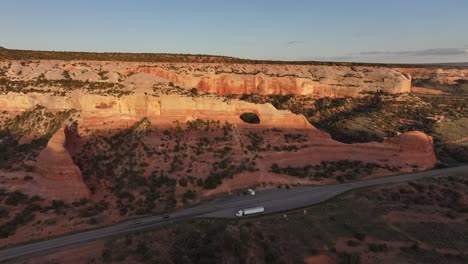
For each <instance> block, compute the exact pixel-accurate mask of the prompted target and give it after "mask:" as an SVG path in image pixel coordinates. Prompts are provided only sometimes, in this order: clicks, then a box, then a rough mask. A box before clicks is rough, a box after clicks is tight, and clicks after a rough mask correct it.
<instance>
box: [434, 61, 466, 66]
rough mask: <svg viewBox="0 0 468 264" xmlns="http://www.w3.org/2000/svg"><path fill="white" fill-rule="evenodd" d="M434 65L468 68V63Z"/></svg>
mask: <svg viewBox="0 0 468 264" xmlns="http://www.w3.org/2000/svg"><path fill="white" fill-rule="evenodd" d="M434 65H442V66H457V67H468V62H446V63H435V64H434Z"/></svg>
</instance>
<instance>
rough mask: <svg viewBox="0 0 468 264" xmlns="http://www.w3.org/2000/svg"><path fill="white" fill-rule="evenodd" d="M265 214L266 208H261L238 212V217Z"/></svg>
mask: <svg viewBox="0 0 468 264" xmlns="http://www.w3.org/2000/svg"><path fill="white" fill-rule="evenodd" d="M263 212H265V207H263V206H259V207H253V208H247V209H241V210H239V211H237V213H236V216H238V217H241V216H244V215H251V214H258V213H263Z"/></svg>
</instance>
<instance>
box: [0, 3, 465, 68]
mask: <svg viewBox="0 0 468 264" xmlns="http://www.w3.org/2000/svg"><path fill="white" fill-rule="evenodd" d="M0 46H4V47H6V48H16V49H39V50H75V51H121V52H169V53H196V54H200V53H202V54H216V55H227V56H235V57H242V58H253V59H283V60H336V61H343V60H347V61H380V62H444V61H451V62H452V61H468V1H466V0H443V1H442V0H437V1H436V0H420V1H419V0H405V1H401V0H384V1H380V0H369V1H365V0H342V1H338V0H326V1H325V0H322V1H313V0H310V1H305V0H304V1H299V0H297V1H294V0H288V1H286V0H281V1H277V0H264V1H260V0H248V1H243V0H232V1H223V0H217V1H215V0H213V1H212V0H206V1H205V0H193V1H191V0H186V1H181V0H172V1H157V0H153V1H149V0H147V1H146V0H141V1H138V0H134V1H130V0H129V1H123V0H93V1H90V0H79V1H78V0H76V1H71V0H70V1H66V0H30V1H26V0H2V1H1V2H0Z"/></svg>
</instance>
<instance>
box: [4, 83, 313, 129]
mask: <svg viewBox="0 0 468 264" xmlns="http://www.w3.org/2000/svg"><path fill="white" fill-rule="evenodd" d="M36 104H39V105H43V106H45V107H46V108H47V109H49V110H53V111H60V110H65V109H71V108H74V109H76V110H78V111H79V112H80V115H81V118H82V124H81V125H83V126H84V127H88V128H96V129H103V128H106V129H115V128H118V127H120V126H121V125H132V124H133V123H135V122H137V121H139V120H141V119H142V118H144V117H147V118H148V119H149V120H150V121H151V122H152V124H155V125H172V124H173V122H174V121H180V122H183V123H185V122H186V121H188V120H194V119H197V118H202V119H213V120H220V121H228V122H230V123H233V124H239V125H245V126H254V127H294V128H299V129H300V128H304V129H314V130H316V129H315V128H314V127H313V126H312V125H311V124H310V123H309V122H308V121H307V120H306V118H305V117H304V116H303V115H296V114H293V113H291V112H290V111H286V110H277V109H276V108H274V107H273V106H272V105H271V104H254V103H248V102H245V101H240V100H227V101H225V100H222V99H220V98H216V97H213V96H201V97H187V96H179V95H161V96H150V95H145V94H141V93H135V94H132V95H129V96H122V97H120V98H117V97H111V96H101V95H90V94H86V93H83V92H80V91H74V92H72V93H71V94H70V95H69V96H67V97H65V96H49V95H45V94H40V93H31V94H29V95H21V94H16V93H8V94H7V95H0V105H2V109H5V110H8V111H12V112H22V111H25V110H28V109H31V108H33V107H34V106H35V105H36ZM246 112H250V113H256V114H257V115H258V116H259V117H260V124H258V125H251V124H247V123H245V122H244V121H242V120H241V119H240V115H241V114H243V113H246ZM104 123H105V124H104ZM317 131H318V130H317Z"/></svg>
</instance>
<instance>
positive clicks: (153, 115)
mask: <svg viewBox="0 0 468 264" xmlns="http://www.w3.org/2000/svg"><path fill="white" fill-rule="evenodd" d="M0 68H1V69H2V74H3V79H4V81H5V82H6V85H4V87H3V88H4V93H2V94H0V105H1V110H2V111H6V112H8V113H11V114H12V115H15V114H19V113H21V112H24V111H27V110H29V109H32V108H34V107H35V106H36V105H40V106H43V107H45V108H46V109H47V110H48V111H52V112H57V111H65V110H68V109H74V110H76V111H77V112H78V113H79V114H78V116H75V117H74V122H75V123H77V124H78V129H79V131H80V133H81V134H82V136H79V135H78V136H75V139H74V140H75V141H78V144H75V145H77V146H75V147H74V150H71V154H72V155H76V154H77V153H79V152H80V150H79V148H80V146H81V145H82V144H84V143H85V141H86V140H87V139H86V138H87V136H89V134H90V133H86V132H84V131H92V132H91V133H101V134H102V133H104V132H93V131H108V133H110V134H115V133H117V132H116V131H118V130H121V129H124V128H128V127H131V126H132V125H134V124H135V123H137V122H139V121H140V120H142V119H143V118H146V119H147V120H148V121H149V122H150V123H151V126H152V127H155V128H156V129H159V130H163V129H168V128H171V127H172V126H173V125H174V122H180V123H181V124H185V123H187V122H192V121H194V120H199V119H200V120H216V121H218V122H220V123H221V124H223V123H229V124H232V125H233V126H232V127H233V130H234V131H233V132H232V133H233V134H234V135H236V140H234V141H233V143H232V144H233V145H239V144H243V143H241V141H242V137H245V136H246V134H249V133H257V132H258V131H261V130H265V129H267V130H268V129H271V128H274V129H279V130H281V131H284V132H282V133H280V134H285V133H298V134H301V135H304V136H305V137H307V138H308V139H307V140H306V141H305V144H302V145H303V146H302V145H301V144H291V143H289V144H288V143H287V142H285V144H287V145H288V146H290V147H291V148H298V149H297V150H296V149H295V150H294V151H293V152H290V153H285V152H284V151H273V150H272V149H268V150H264V153H263V154H264V156H263V157H262V158H261V159H260V160H259V161H257V165H256V166H257V168H256V169H257V170H259V172H258V173H253V174H252V173H249V174H248V175H250V176H242V175H243V174H244V173H240V174H239V175H237V176H235V177H234V178H233V179H230V180H228V181H227V182H226V183H225V184H223V185H222V188H221V189H220V190H223V191H229V190H233V189H238V188H243V187H247V186H251V185H256V184H259V183H261V182H275V179H276V180H278V181H280V182H289V183H301V184H307V183H313V182H317V180H310V179H298V178H295V177H291V176H287V175H283V176H281V177H282V178H281V179H280V178H278V175H274V174H273V173H271V172H270V166H272V164H273V163H275V164H277V165H280V166H305V165H314V164H320V162H323V161H324V160H325V161H339V160H358V161H361V162H369V163H376V164H379V166H383V165H385V166H387V168H398V171H401V172H404V171H412V170H414V169H415V168H417V169H418V170H425V169H429V168H431V167H433V166H434V165H435V164H436V158H435V155H434V152H433V150H432V148H433V142H432V138H431V137H430V136H427V135H424V133H421V132H410V133H405V134H402V135H400V136H398V137H395V138H389V139H386V140H385V141H384V142H382V143H377V142H371V143H363V144H343V143H340V142H337V141H335V140H333V139H332V138H331V137H330V135H329V134H327V133H325V132H322V131H320V130H318V129H316V128H315V127H314V126H313V125H311V124H310V123H309V122H308V120H307V119H306V118H305V117H304V116H303V115H300V114H293V113H291V112H290V111H287V110H278V109H276V108H275V107H273V106H272V105H271V104H255V103H249V102H245V101H242V100H238V99H232V98H227V97H224V96H229V95H232V94H260V95H270V94H273V95H275V94H277V95H282V94H296V95H306V96H313V97H330V96H331V97H343V96H362V94H363V93H366V92H377V91H381V92H386V93H390V94H392V93H405V92H409V90H410V86H411V76H410V75H409V74H408V73H400V72H399V71H397V70H394V69H391V68H384V67H368V66H322V65H320V66H315V65H261V64H260V65H248V64H202V63H193V64H190V63H179V64H178V63H152V64H148V63H134V62H112V61H106V62H100V61H54V60H52V61H49V60H40V61H14V60H13V61H10V60H9V61H3V62H1V63H0ZM54 81H58V82H54ZM74 82H78V85H79V84H84V86H85V87H80V86H78V87H73V88H72V89H70V84H74ZM89 83H97V84H105V83H112V84H115V85H118V86H117V87H119V89H121V90H122V91H125V94H123V95H122V94H119V95H117V96H115V95H112V94H111V95H109V94H105V92H102V91H101V92H98V94H96V91H95V90H93V89H91V88H89V89H86V85H87V84H89ZM8 85H11V86H14V85H19V86H21V89H23V91H22V92H15V91H5V88H6V86H8ZM193 88H195V89H196V90H194V89H193ZM28 89H32V90H28ZM25 91H26V92H25ZM59 92H60V93H59ZM23 93H26V94H23ZM244 113H250V114H255V115H256V116H258V118H259V119H260V122H259V124H249V123H246V122H244V121H243V120H241V118H240V115H242V114H244ZM67 125H69V124H67ZM67 125H66V124H64V125H63V127H62V128H61V129H59V130H58V131H57V132H55V134H54V135H53V136H52V138H51V139H50V140H49V143H48V145H47V146H46V147H45V148H44V149H43V150H41V152H40V155H39V156H38V158H37V160H35V165H34V166H35V168H36V169H35V171H36V172H37V173H38V174H39V175H40V176H42V178H45V179H47V180H45V181H43V182H42V183H41V184H43V185H44V186H45V187H44V188H45V189H47V190H48V191H46V192H41V195H42V196H44V195H45V196H47V195H48V196H49V197H48V198H49V199H58V200H67V201H73V200H76V199H79V198H88V197H89V190H88V189H87V187H86V185H85V184H84V183H83V180H82V176H81V172H80V169H79V168H78V167H77V166H76V165H75V164H74V163H73V161H72V159H71V157H70V154H69V153H68V150H67V148H66V147H65V143H64V142H65V141H67V140H71V139H70V137H72V135H68V136H67V137H66V135H67V133H65V131H67V129H69V127H68V126H67ZM278 136H281V135H271V136H270V137H271V138H268V137H269V136H268V135H265V141H271V142H272V143H271V144H268V145H273V146H274V144H275V143H277V140H276V139H275V137H278ZM65 137H66V138H65ZM147 140H148V141H151V140H152V139H151V138H148V139H147ZM244 140H245V139H244ZM275 141H276V142H275ZM149 145H150V147H154V148H157V147H158V146H156V145H153V146H151V144H149ZM282 147H284V146H282ZM233 152H234V153H233V154H234V155H233V156H237V155H242V153H243V152H245V150H244V149H243V148H238V149H235V148H234V150H233ZM246 156H247V155H246ZM184 162H185V161H184ZM239 162H240V163H242V161H239ZM150 163H155V164H157V163H161V161H157V160H156V161H153V162H150ZM187 165H188V164H185V166H187ZM151 166H152V165H151ZM166 166H169V164H166ZM166 169H167V168H166ZM390 173H394V171H392V170H385V169H380V170H379V171H378V172H373V173H372V174H373V175H374V174H375V175H386V174H390ZM201 174H203V173H201ZM204 174H206V172H205V173H204ZM252 175H256V176H252ZM180 177H183V176H182V175H178V176H176V179H177V178H180ZM204 177H206V176H204ZM236 178H239V179H243V180H236ZM50 180H55V181H53V182H51V183H46V182H50ZM257 181H260V182H257ZM322 181H323V180H322ZM60 182H62V183H63V184H61V183H60ZM318 182H320V181H318ZM325 182H330V179H328V180H326V181H325ZM73 183H75V184H73ZM88 185H89V183H88ZM59 186H60V187H59ZM61 188H64V189H63V190H65V191H64V192H62V195H61V194H60V193H61V192H60V191H54V190H59V189H61ZM194 188H195V189H197V191H198V192H201V193H203V192H204V191H203V189H200V188H197V187H196V186H194ZM21 189H23V190H24V191H26V192H27V193H28V188H21ZM182 189H183V188H182ZM31 190H35V189H31ZM29 192H30V194H31V195H34V194H38V193H34V192H35V191H33V192H32V193H31V191H29ZM214 192H217V191H213V190H209V191H208V192H206V193H207V194H212V193H214ZM70 194H73V195H70Z"/></svg>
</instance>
